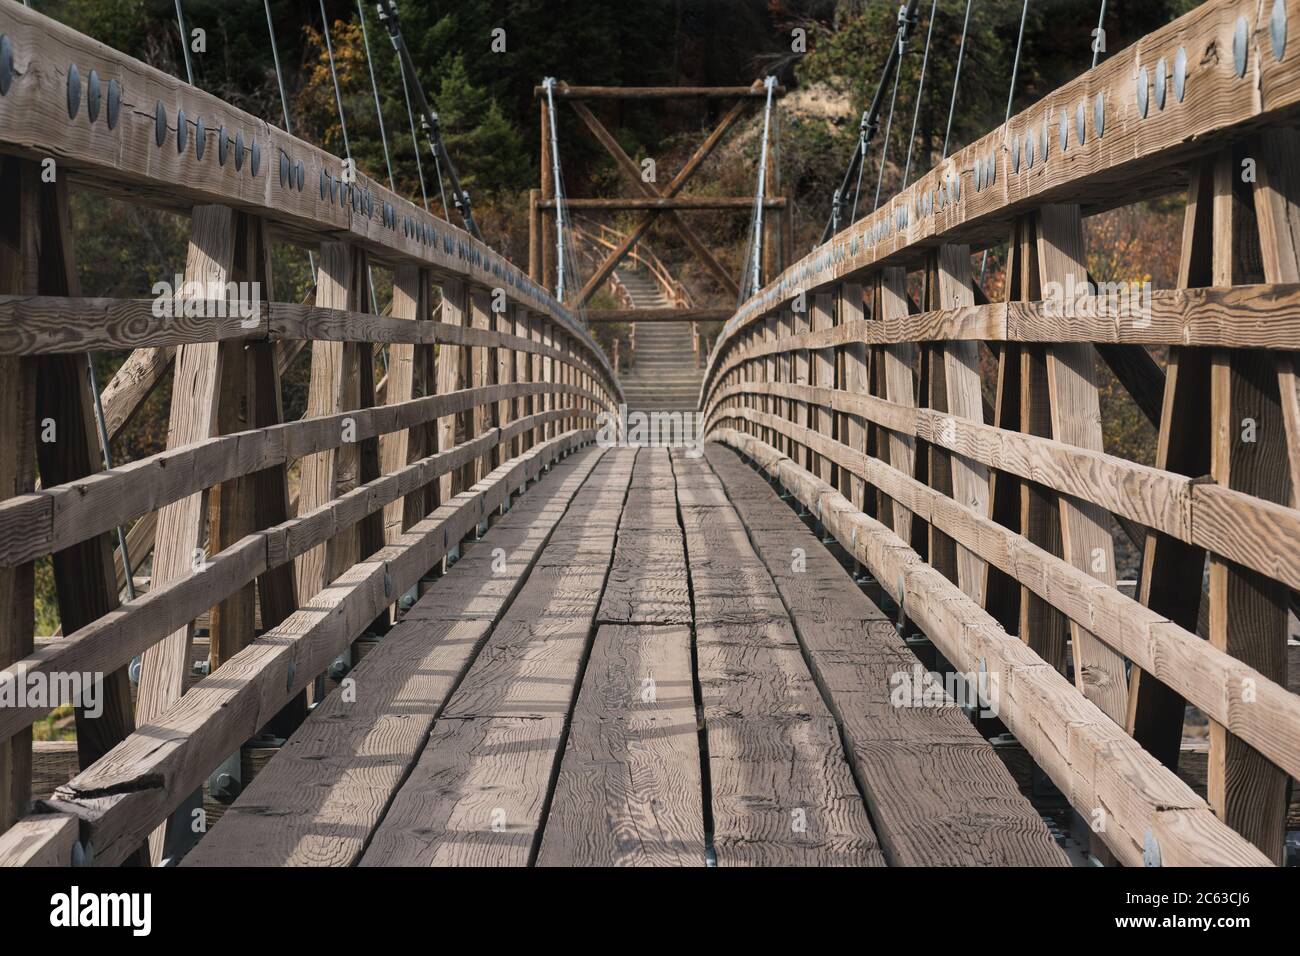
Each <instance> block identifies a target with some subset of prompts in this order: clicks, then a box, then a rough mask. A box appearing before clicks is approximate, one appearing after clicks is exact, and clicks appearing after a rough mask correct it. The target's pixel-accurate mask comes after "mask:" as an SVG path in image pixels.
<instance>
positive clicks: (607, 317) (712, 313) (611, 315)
mask: <svg viewBox="0 0 1300 956" xmlns="http://www.w3.org/2000/svg"><path fill="white" fill-rule="evenodd" d="M586 314H587V321H588V322H589V323H596V322H656V323H658V322H725V321H727V319H729V318H731V316H732V314H733V313H732V310H731V309H708V308H688V309H588V310H587V313H586Z"/></svg>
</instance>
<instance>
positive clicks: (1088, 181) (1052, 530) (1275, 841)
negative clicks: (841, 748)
mask: <svg viewBox="0 0 1300 956" xmlns="http://www.w3.org/2000/svg"><path fill="white" fill-rule="evenodd" d="M1288 23H1289V24H1290V30H1289V32H1290V38H1289V39H1287V32H1288V31H1287V27H1286V25H1287V24H1288ZM1279 24H1280V28H1279ZM1297 25H1300V2H1297V0H1290V2H1285V3H1279V4H1276V5H1275V4H1274V3H1273V2H1265V3H1258V2H1254V0H1249V2H1244V0H1212V2H1209V3H1206V4H1204V5H1203V6H1201V7H1200V8H1198V9H1196V10H1195V11H1193V12H1191V13H1189V14H1187V15H1186V16H1184V17H1182V18H1181V19H1179V20H1177V21H1176V22H1174V23H1172V24H1170V25H1169V26H1167V27H1165V28H1163V29H1161V30H1159V31H1157V32H1155V33H1153V34H1151V35H1150V36H1147V37H1145V38H1143V39H1142V40H1140V41H1139V42H1138V43H1137V44H1135V45H1134V46H1132V47H1130V48H1129V49H1127V50H1124V51H1123V52H1119V53H1116V54H1114V55H1112V56H1110V57H1109V58H1108V59H1107V60H1106V61H1105V62H1104V63H1102V65H1100V66H1098V67H1096V68H1094V69H1092V70H1091V71H1089V72H1087V73H1086V74H1084V75H1083V76H1081V77H1079V78H1078V79H1076V80H1074V81H1073V82H1071V83H1069V84H1067V85H1066V86H1064V87H1062V88H1061V89H1059V90H1057V91H1055V92H1053V93H1051V94H1049V95H1047V96H1044V97H1043V98H1042V99H1041V100H1040V101H1039V102H1037V103H1036V104H1035V105H1034V106H1032V107H1030V108H1029V109H1028V110H1026V111H1025V112H1024V113H1022V114H1020V115H1018V116H1016V117H1015V118H1014V119H1012V120H1011V121H1010V122H1009V123H1007V124H1006V125H1005V126H1003V127H1001V128H999V129H997V130H994V131H993V132H991V133H989V134H988V135H987V136H984V137H983V138H981V139H980V140H979V141H978V142H976V143H974V144H972V145H971V146H969V147H967V148H966V149H964V150H962V151H961V152H959V153H957V154H956V155H954V156H952V157H950V158H949V159H947V160H946V161H944V162H942V163H941V164H940V165H939V166H938V167H937V168H936V169H934V170H933V171H931V172H930V173H929V174H927V175H926V176H924V177H922V178H921V179H920V181H918V182H917V183H915V184H913V185H912V186H911V187H909V188H908V189H906V190H904V191H903V192H901V193H900V194H899V195H897V196H895V197H894V198H893V200H892V201H890V202H889V203H888V204H887V205H885V206H884V207H883V208H881V209H880V210H879V211H878V212H876V213H874V214H872V215H870V216H867V217H866V218H864V219H863V220H861V221H859V222H857V223H855V224H853V225H851V226H850V227H849V228H847V229H845V230H844V231H842V232H841V233H839V234H838V235H836V236H835V237H834V238H833V239H832V240H830V241H829V242H828V243H827V244H826V245H824V246H822V247H820V248H818V249H816V250H814V251H813V252H812V253H811V254H810V255H808V256H807V257H805V258H804V259H803V260H802V261H800V262H797V263H795V264H794V265H793V266H791V267H790V268H789V269H787V270H786V271H785V273H784V274H782V275H781V276H780V277H778V278H777V279H776V281H774V282H773V283H772V284H770V285H769V286H768V287H767V288H765V289H764V290H763V291H762V292H761V293H760V294H758V295H757V296H755V297H754V298H752V299H751V300H749V301H748V302H746V303H744V305H743V306H742V307H741V309H740V310H739V312H738V313H737V315H736V316H735V317H734V318H733V319H732V320H731V321H730V322H729V323H728V324H727V326H726V328H725V330H724V332H723V334H722V335H721V336H720V337H719V340H718V342H717V343H716V345H715V347H714V349H713V351H712V354H711V356H710V360H709V365H708V370H707V373H706V378H705V382H704V385H703V388H702V393H701V407H702V409H703V411H704V413H705V415H706V421H707V427H708V428H709V433H710V435H711V437H712V438H714V439H716V440H720V441H723V442H726V443H728V444H730V445H733V446H735V447H736V448H738V449H740V450H742V451H743V452H744V453H745V454H746V455H748V456H749V457H750V458H751V459H752V460H753V461H754V462H755V463H756V464H757V465H758V466H759V467H761V468H763V469H764V470H766V472H767V473H768V474H769V475H770V476H771V477H772V478H773V479H774V480H775V481H778V482H780V483H781V484H783V485H784V486H785V487H786V488H787V489H788V490H789V491H790V492H791V493H792V494H793V495H794V496H795V497H796V498H798V499H799V500H800V501H802V502H803V503H804V504H805V505H806V506H807V507H808V509H809V510H810V511H812V512H813V513H814V514H815V515H816V517H817V518H818V519H819V520H820V522H821V523H822V525H823V526H824V527H825V528H826V530H827V531H828V532H829V533H831V534H832V535H834V536H835V537H836V538H837V539H838V540H839V542H840V543H841V544H842V545H843V546H844V547H845V548H846V549H847V550H848V551H849V552H850V553H851V554H852V556H853V557H854V558H856V559H857V561H859V562H860V563H861V564H862V565H864V566H865V568H866V569H867V570H868V571H869V572H870V574H871V575H873V576H874V577H875V578H876V579H877V580H878V581H879V582H880V585H881V586H882V587H883V589H884V591H885V592H886V593H887V594H889V595H891V596H892V598H893V600H894V601H896V602H897V604H898V605H899V606H900V607H901V609H902V612H903V613H904V614H905V615H906V617H907V618H908V619H909V620H910V621H911V622H913V623H914V625H915V626H916V627H918V628H920V629H921V630H922V631H924V633H925V634H926V635H927V636H928V637H929V638H930V639H931V640H932V641H933V643H934V644H935V645H936V647H937V648H938V649H939V651H940V652H941V653H942V655H943V656H944V657H945V658H946V659H947V660H948V661H949V662H950V663H951V665H952V666H953V667H954V668H955V669H957V670H959V671H964V672H967V673H969V674H975V673H976V672H985V673H987V674H989V675H995V677H996V681H995V682H994V686H995V687H996V688H997V693H996V695H995V696H996V700H995V701H994V702H993V703H994V705H995V706H996V708H997V710H998V714H999V717H1000V719H1001V720H1002V722H1003V723H1004V724H1005V725H1006V727H1007V728H1008V729H1009V730H1010V731H1011V732H1012V733H1013V734H1015V735H1016V737H1017V738H1019V740H1020V742H1021V743H1022V744H1023V745H1024V746H1025V747H1026V748H1027V749H1028V751H1029V752H1030V754H1031V755H1032V756H1033V758H1034V759H1035V760H1036V762H1037V763H1038V765H1039V766H1040V767H1041V768H1042V769H1043V770H1044V771H1045V772H1046V773H1047V774H1048V776H1049V777H1050V778H1051V779H1052V780H1053V781H1054V782H1055V784H1056V785H1057V787H1058V788H1059V789H1060V790H1061V792H1062V793H1063V794H1065V795H1066V796H1067V797H1068V798H1069V799H1070V801H1071V803H1072V804H1073V805H1074V807H1075V808H1076V809H1077V810H1078V811H1079V813H1080V814H1082V816H1083V817H1084V819H1085V820H1087V821H1088V822H1089V823H1090V824H1091V825H1092V827H1093V830H1094V831H1095V832H1096V834H1097V837H1098V838H1099V839H1100V840H1101V841H1103V842H1104V845H1105V847H1106V848H1108V850H1109V851H1110V853H1112V854H1113V855H1114V857H1115V858H1117V859H1118V860H1119V861H1121V862H1123V863H1125V864H1131V865H1141V864H1143V863H1144V862H1145V863H1147V864H1152V863H1163V864H1164V865H1176V864H1219V863H1229V864H1267V863H1270V862H1272V863H1277V862H1280V861H1281V859H1282V855H1283V839H1284V831H1285V819H1286V801H1287V792H1288V779H1289V778H1295V777H1300V696H1297V694H1295V693H1294V692H1292V691H1291V690H1290V689H1288V686H1287V655H1288V616H1289V614H1290V612H1291V609H1292V608H1293V607H1294V606H1295V594H1296V590H1297V589H1300V511H1297V510H1296V497H1295V496H1296V493H1297V489H1298V488H1300V400H1298V398H1297V387H1296V386H1297V383H1296V361H1297V352H1300V239H1298V238H1297V232H1296V226H1295V224H1296V223H1297V222H1300V163H1298V162H1297V157H1300V135H1297V134H1296V132H1295V131H1294V130H1293V129H1292V128H1291V124H1292V123H1293V122H1295V119H1296V116H1297V106H1298V105H1300V40H1297V37H1296V35H1297V32H1298V31H1297V29H1296V27H1297ZM1178 189H1183V190H1186V196H1187V210H1186V217H1185V223H1184V228H1183V238H1182V255H1181V262H1180V266H1179V273H1178V275H1179V278H1178V288H1177V289H1173V290H1159V291H1155V292H1153V293H1152V294H1151V296H1150V301H1149V307H1148V304H1147V303H1146V302H1145V301H1144V299H1143V297H1142V295H1141V294H1139V295H1138V296H1137V297H1136V299H1132V298H1129V299H1125V298H1124V297H1123V295H1122V293H1123V292H1125V291H1127V290H1120V289H1118V288H1112V289H1108V290H1102V293H1104V294H1085V295H1083V296H1077V295H1076V293H1077V290H1079V289H1081V288H1086V283H1087V282H1088V280H1089V276H1088V274H1087V265H1086V262H1087V259H1086V254H1087V242H1086V234H1085V230H1084V217H1085V215H1088V214H1091V213H1094V212H1098V211H1102V210H1107V209H1110V208H1113V207H1116V206H1119V205H1123V204H1128V203H1135V202H1140V201H1143V200H1146V199H1149V198H1151V197H1154V196H1158V195H1160V194H1162V193H1166V192H1169V191H1172V190H1178ZM999 242H1008V243H1009V246H1008V251H1009V264H1008V267H1007V273H1006V275H1007V281H1006V287H1007V297H1006V301H1003V302H996V303H989V302H987V301H986V300H985V299H984V297H983V293H982V291H981V290H980V288H979V286H978V284H977V282H976V281H975V278H976V274H977V273H978V270H979V265H978V264H979V261H980V258H979V255H978V250H980V249H982V248H987V247H988V246H990V245H994V244H996V243H999ZM973 252H975V253H976V256H975V265H974V266H972V253H973ZM909 290H919V300H918V301H913V299H912V297H911V295H910V294H909ZM1071 290H1075V292H1074V293H1072V292H1071ZM1126 303H1127V308H1125V307H1124V306H1125V304H1126ZM1151 346H1155V347H1159V348H1160V349H1162V350H1167V355H1168V359H1167V362H1166V363H1165V364H1163V366H1162V364H1161V363H1159V362H1157V361H1155V360H1154V359H1153V358H1152V353H1151V352H1149V351H1148V348H1147V347H1151ZM986 359H987V361H988V362H989V363H990V367H995V368H996V376H994V375H992V374H991V373H990V374H988V375H986V374H985V373H984V372H983V371H982V369H983V368H984V367H985V364H984V360H986ZM1099 359H1100V361H1102V362H1104V363H1105V364H1106V365H1108V366H1109V367H1110V368H1111V369H1112V370H1113V373H1114V374H1115V376H1116V377H1117V378H1118V380H1119V381H1120V382H1121V383H1122V385H1123V386H1124V387H1125V388H1126V389H1127V390H1128V392H1129V393H1130V394H1131V396H1132V398H1133V400H1134V401H1135V403H1136V405H1137V407H1138V408H1139V409H1141V410H1143V411H1144V412H1145V413H1146V414H1147V416H1148V417H1149V418H1150V420H1151V421H1152V423H1153V424H1154V425H1155V426H1156V427H1157V428H1158V430H1159V444H1158V449H1157V451H1156V459H1157V460H1156V466H1155V467H1148V466H1145V465H1142V464H1138V463H1136V462H1133V461H1129V460H1126V459H1125V458H1123V457H1120V456H1118V455H1115V454H1109V453H1107V450H1106V447H1105V444H1106V443H1105V441H1104V436H1103V421H1102V415H1101V404H1100V401H1099V394H1098V383H1099V381H1100V376H1101V372H1100V370H1099ZM986 394H988V395H991V396H993V399H992V401H989V400H987V399H986V397H985V396H986ZM1113 526H1118V527H1122V528H1123V532H1122V533H1124V534H1126V535H1127V536H1129V537H1131V538H1132V539H1133V541H1135V542H1136V543H1137V545H1138V547H1139V549H1140V550H1141V552H1142V554H1143V560H1142V574H1141V581H1140V589H1139V600H1134V599H1132V598H1129V597H1126V596H1125V595H1124V594H1122V593H1121V592H1120V591H1119V590H1118V589H1117V588H1116V587H1115V583H1116V581H1115V556H1114V543H1113V539H1112V536H1111V528H1112V527H1113ZM1207 564H1208V593H1203V576H1204V569H1205V567H1206V565H1207ZM1203 603H1204V604H1205V605H1207V606H1208V615H1206V617H1207V624H1206V626H1205V629H1206V631H1207V636H1208V640H1206V639H1203V638H1202V637H1201V636H1199V635H1198V633H1197V626H1198V616H1199V615H1200V612H1201V608H1202V604H1203ZM1067 648H1068V649H1069V650H1068V652H1067ZM1187 703H1190V704H1192V705H1194V706H1195V707H1197V708H1199V709H1200V711H1202V712H1203V713H1204V715H1205V716H1206V717H1207V718H1208V720H1209V722H1210V740H1209V747H1210V754H1209V771H1208V802H1207V800H1205V799H1202V798H1201V797H1199V796H1198V795H1197V794H1196V793H1194V792H1193V791H1192V789H1191V788H1190V787H1189V786H1188V785H1187V784H1185V783H1183V781H1182V780H1180V779H1179V777H1178V776H1176V775H1175V768H1176V767H1177V762H1178V759H1179V750H1180V744H1181V736H1182V730H1183V721H1184V712H1185V704H1187Z"/></svg>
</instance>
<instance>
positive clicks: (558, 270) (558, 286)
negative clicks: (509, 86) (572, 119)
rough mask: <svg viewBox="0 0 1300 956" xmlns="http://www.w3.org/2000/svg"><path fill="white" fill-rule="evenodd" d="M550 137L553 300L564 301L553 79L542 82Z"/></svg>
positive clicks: (561, 197)
mask: <svg viewBox="0 0 1300 956" xmlns="http://www.w3.org/2000/svg"><path fill="white" fill-rule="evenodd" d="M542 87H543V88H544V89H545V90H546V116H547V119H548V120H549V122H548V124H547V125H549V126H550V136H551V178H552V179H553V180H554V182H555V298H556V299H558V300H559V301H560V302H563V301H564V189H563V188H561V185H560V142H559V136H558V135H557V133H556V129H555V97H554V95H553V94H554V89H555V77H553V76H548V77H545V78H544V79H543V80H542Z"/></svg>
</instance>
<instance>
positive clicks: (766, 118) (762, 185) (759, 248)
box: [740, 76, 776, 302]
mask: <svg viewBox="0 0 1300 956" xmlns="http://www.w3.org/2000/svg"><path fill="white" fill-rule="evenodd" d="M763 86H764V87H765V88H766V89H767V105H766V106H765V107H764V109H763V144H762V148H761V149H760V151H759V155H758V191H757V194H756V195H755V196H754V233H753V237H752V239H751V240H750V246H751V248H752V250H753V253H754V258H753V268H752V270H751V271H750V275H749V277H748V281H744V282H741V284H740V298H741V301H742V302H743V301H744V300H745V298H746V297H747V295H750V294H755V293H757V292H758V290H759V289H760V288H762V281H763V201H764V200H765V199H766V198H767V197H766V192H767V147H768V138H769V136H770V135H771V129H772V94H773V93H774V92H775V90H776V77H775V76H769V77H767V78H766V79H765V80H764V81H763ZM750 281H752V283H753V285H752V286H750V285H749V282H750ZM747 287H748V288H750V289H751V292H749V293H747V292H746V291H745V290H746V288H747Z"/></svg>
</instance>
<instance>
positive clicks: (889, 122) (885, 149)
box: [849, 50, 903, 222]
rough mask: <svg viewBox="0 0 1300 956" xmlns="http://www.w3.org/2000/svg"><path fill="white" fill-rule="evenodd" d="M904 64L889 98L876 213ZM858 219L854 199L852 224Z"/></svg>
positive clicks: (877, 181)
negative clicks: (899, 80)
mask: <svg viewBox="0 0 1300 956" xmlns="http://www.w3.org/2000/svg"><path fill="white" fill-rule="evenodd" d="M899 59H900V60H901V59H902V51H901V50H900V51H899ZM902 72H903V70H902V64H901V63H900V64H899V70H898V72H897V73H895V74H894V92H893V93H892V94H891V95H890V97H889V119H888V120H886V121H885V139H884V141H883V142H882V143H881V144H880V171H879V172H878V173H877V174H876V198H875V200H874V201H873V202H872V203H871V211H872V212H875V211H876V209H878V208H879V207H880V185H881V183H883V182H884V181H885V158H886V157H887V156H888V155H889V136H890V133H891V132H892V131H893V128H894V104H895V103H897V102H898V77H899V76H900V75H901V74H902ZM857 218H858V199H857V197H856V196H855V197H853V218H852V219H850V220H849V221H850V222H856V221H857Z"/></svg>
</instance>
